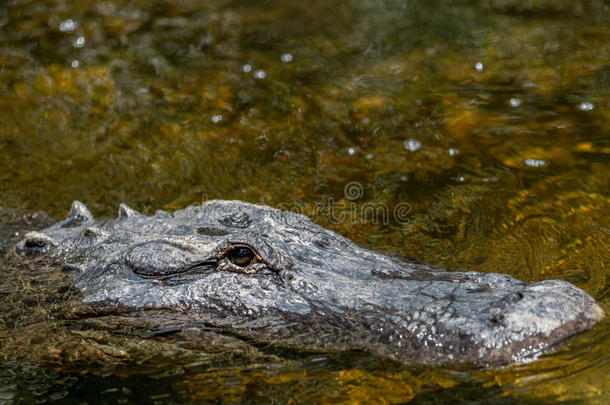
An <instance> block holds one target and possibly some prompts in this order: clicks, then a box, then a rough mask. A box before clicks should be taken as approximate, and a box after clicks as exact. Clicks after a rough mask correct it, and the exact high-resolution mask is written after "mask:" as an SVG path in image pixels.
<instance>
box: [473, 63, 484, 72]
mask: <svg viewBox="0 0 610 405" xmlns="http://www.w3.org/2000/svg"><path fill="white" fill-rule="evenodd" d="M474 70H476V71H477V72H482V71H483V70H485V65H484V64H483V62H477V63H475V64H474Z"/></svg>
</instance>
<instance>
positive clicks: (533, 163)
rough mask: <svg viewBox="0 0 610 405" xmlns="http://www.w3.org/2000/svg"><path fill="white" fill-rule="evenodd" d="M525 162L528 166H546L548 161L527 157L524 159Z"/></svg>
mask: <svg viewBox="0 0 610 405" xmlns="http://www.w3.org/2000/svg"><path fill="white" fill-rule="evenodd" d="M523 164H525V165H526V166H529V167H543V166H546V162H545V161H544V160H541V159H532V158H529V159H525V160H524V161H523Z"/></svg>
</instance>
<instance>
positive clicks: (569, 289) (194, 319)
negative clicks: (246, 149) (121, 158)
mask: <svg viewBox="0 0 610 405" xmlns="http://www.w3.org/2000/svg"><path fill="white" fill-rule="evenodd" d="M16 250H17V252H18V253H19V254H20V255H21V256H23V257H25V258H34V257H45V258H46V259H48V260H50V261H51V262H53V263H54V264H55V265H58V266H59V265H61V266H63V269H65V270H66V271H69V272H71V274H72V275H73V279H74V281H75V284H76V286H77V288H78V289H80V290H81V291H82V294H83V295H82V297H83V302H84V303H85V304H86V305H89V306H90V307H91V308H95V309H96V311H103V312H104V313H113V312H122V313H125V312H127V313H129V312H130V311H132V312H134V313H135V312H137V313H138V314H139V315H138V316H139V317H141V314H142V311H143V310H146V311H148V312H149V313H150V314H151V315H150V316H154V315H153V314H155V313H158V312H160V311H161V312H163V313H164V316H163V318H162V319H167V313H174V314H175V315H176V317H175V319H178V320H182V321H181V322H185V321H184V319H187V320H188V323H189V324H190V326H192V325H193V324H200V325H206V326H208V327H209V326H212V327H215V328H219V329H222V330H224V331H230V333H232V334H235V335H236V336H243V337H247V338H248V339H253V340H255V341H258V342H273V343H274V344H277V345H283V346H288V347H299V348H307V349H322V350H366V351H369V352H372V353H376V354H380V355H384V356H389V357H392V358H395V359H398V360H401V361H404V362H417V363H428V364H430V363H434V364H438V363H474V364H481V365H496V364H503V363H507V362H514V361H524V360H525V359H526V358H527V357H531V356H533V355H536V354H539V353H541V352H544V351H546V350H547V349H548V348H549V347H551V346H552V345H554V344H556V343H558V342H560V341H562V340H564V339H565V338H567V337H569V336H571V335H573V334H575V333H578V332H580V331H583V330H586V329H589V328H591V327H592V326H593V325H594V324H595V323H597V322H598V321H600V320H601V319H602V318H603V317H604V312H603V310H602V309H601V308H600V307H599V305H598V304H597V303H596V302H595V301H594V300H593V298H591V297H590V296H589V295H588V294H586V293H585V292H584V291H582V290H580V289H579V288H577V287H575V286H573V285H572V284H570V283H567V282H563V281H557V280H547V281H542V282H538V283H531V284H528V283H524V282H521V281H519V280H516V279H514V278H512V277H510V276H508V275H504V274H495V273H476V272H457V271H448V270H444V269H440V268H438V267H434V266H430V265H426V264H420V263H412V262H406V261H403V260H399V259H397V258H394V257H390V256H387V255H384V254H382V253H379V252H374V251H371V250H368V249H365V248H362V247H360V246H358V245H356V244H354V243H353V242H351V241H349V240H348V239H345V238H343V237H341V236H339V235H337V234H336V233H334V232H331V231H328V230H325V229H323V228H321V227H319V226H317V225H315V224H314V223H312V222H311V221H310V220H309V219H308V218H306V217H304V216H302V215H299V214H295V213H292V212H286V211H280V210H276V209H273V208H270V207H265V206H260V205H253V204H249V203H245V202H241V201H222V200H215V201H209V202H206V203H205V204H203V205H202V206H191V207H188V208H185V209H182V210H179V211H176V212H174V213H173V214H170V213H167V212H164V211H158V212H157V213H156V214H155V215H154V216H151V217H148V216H145V215H142V214H139V213H137V212H136V211H134V210H132V209H130V208H129V207H127V206H126V205H124V204H121V207H120V209H119V216H118V218H117V219H115V220H109V221H96V220H95V219H94V218H93V216H92V215H91V214H90V213H89V211H88V210H87V208H86V207H85V206H84V205H83V204H82V203H79V202H74V203H73V205H72V209H71V211H70V214H69V215H68V217H67V218H66V219H65V220H64V221H61V222H58V223H56V224H54V225H53V226H51V227H49V228H47V229H44V230H43V231H42V232H31V233H28V234H27V235H26V236H25V238H24V240H22V241H21V242H20V243H19V244H18V245H17V247H16Z"/></svg>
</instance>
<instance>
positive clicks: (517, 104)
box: [508, 98, 521, 107]
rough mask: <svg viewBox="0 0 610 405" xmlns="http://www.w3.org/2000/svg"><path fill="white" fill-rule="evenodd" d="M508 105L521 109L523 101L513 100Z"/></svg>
mask: <svg viewBox="0 0 610 405" xmlns="http://www.w3.org/2000/svg"><path fill="white" fill-rule="evenodd" d="M508 103H509V104H510V106H511V107H519V106H520V105H521V99H518V98H511V99H510V100H509V101H508Z"/></svg>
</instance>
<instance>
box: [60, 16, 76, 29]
mask: <svg viewBox="0 0 610 405" xmlns="http://www.w3.org/2000/svg"><path fill="white" fill-rule="evenodd" d="M76 27H77V24H76V22H74V21H73V20H72V19H71V18H68V19H67V20H65V21H62V22H61V23H59V30H60V31H61V32H72V31H74V30H75V29H76Z"/></svg>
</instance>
